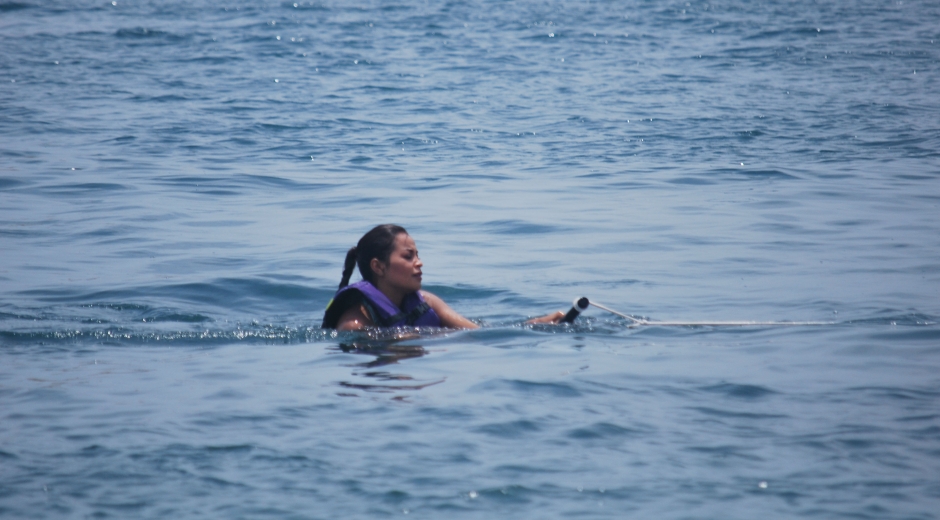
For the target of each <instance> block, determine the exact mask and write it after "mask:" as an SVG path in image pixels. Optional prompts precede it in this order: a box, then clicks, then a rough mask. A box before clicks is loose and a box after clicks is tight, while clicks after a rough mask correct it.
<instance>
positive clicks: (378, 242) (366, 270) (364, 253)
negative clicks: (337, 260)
mask: <svg viewBox="0 0 940 520" xmlns="http://www.w3.org/2000/svg"><path fill="white" fill-rule="evenodd" d="M407 234H408V232H407V231H405V228H403V227H401V226H396V225H395V224H382V225H381V226H375V227H374V228H372V230H370V231H369V232H368V233H366V234H365V235H363V236H362V238H360V239H359V243H358V244H356V247H353V248H352V249H350V250H349V251H348V252H347V253H346V263H345V265H344V266H343V279H342V281H340V283H339V287H340V289H342V288H343V287H346V286H347V285H349V278H350V277H351V276H352V271H353V267H354V266H356V265H357V264H358V266H359V273H360V274H361V275H362V278H363V279H365V280H368V281H369V282H372V283H375V272H374V271H373V269H372V265H371V264H372V259H378V260H379V262H381V263H382V264H388V261H389V257H390V256H391V254H392V251H394V250H395V239H396V238H397V237H398V235H407Z"/></svg>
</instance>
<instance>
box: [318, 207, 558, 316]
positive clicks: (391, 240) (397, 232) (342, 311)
mask: <svg viewBox="0 0 940 520" xmlns="http://www.w3.org/2000/svg"><path fill="white" fill-rule="evenodd" d="M356 265H358V266H359V273H361V274H362V278H363V281H361V282H358V283H354V284H352V285H349V277H350V276H352V272H353V268H354V267H355V266H356ZM423 265H424V264H423V263H422V262H421V259H420V258H419V257H418V247H417V246H416V245H415V241H414V239H413V238H411V236H409V235H408V232H407V231H405V228H403V227H401V226H396V225H394V224H383V225H381V226H376V227H374V228H373V229H372V230H371V231H369V232H368V233H366V234H365V235H363V237H362V238H361V239H359V243H358V244H357V245H356V247H353V248H352V249H350V250H349V252H347V253H346V263H345V265H344V267H343V279H342V280H341V281H340V283H339V290H338V291H337V292H336V295H335V296H334V297H333V299H332V300H330V303H329V304H328V305H327V307H326V313H325V314H324V316H323V328H329V329H338V330H360V329H364V328H366V327H402V326H415V327H446V328H450V329H476V328H478V327H479V325H477V324H476V323H473V322H472V321H470V320H468V319H467V318H464V317H463V316H461V315H460V314H457V312H456V311H454V310H453V309H451V308H450V306H449V305H447V304H446V303H444V300H442V299H440V298H438V297H437V296H435V295H433V294H431V293H429V292H427V291H422V290H421V267H422V266H423ZM563 317H564V313H563V312H561V311H558V312H555V313H552V314H549V315H547V316H542V317H539V318H534V319H532V320H529V322H528V323H558V322H560V321H561V319H562V318H563Z"/></svg>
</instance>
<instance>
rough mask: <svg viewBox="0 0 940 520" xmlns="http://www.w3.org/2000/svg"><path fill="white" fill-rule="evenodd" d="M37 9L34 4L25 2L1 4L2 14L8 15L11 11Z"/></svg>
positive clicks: (0, 11)
mask: <svg viewBox="0 0 940 520" xmlns="http://www.w3.org/2000/svg"><path fill="white" fill-rule="evenodd" d="M31 7H35V6H34V5H33V4H27V3H25V2H2V3H0V13H8V12H10V11H19V10H22V9H29V8H31Z"/></svg>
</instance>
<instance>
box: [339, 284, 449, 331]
mask: <svg viewBox="0 0 940 520" xmlns="http://www.w3.org/2000/svg"><path fill="white" fill-rule="evenodd" d="M356 305H363V306H365V308H366V310H367V311H368V312H369V316H370V317H371V318H372V322H373V323H375V326H376V327H388V328H391V327H440V326H441V318H440V316H438V315H437V313H436V312H434V309H432V308H431V306H430V305H428V303H427V302H426V301H424V298H423V297H422V296H421V291H415V292H413V293H411V294H409V295H407V296H405V299H404V300H402V302H401V305H402V308H401V309H399V308H398V306H396V305H395V304H394V303H392V301H391V300H389V299H388V296H385V294H384V293H382V291H380V290H378V289H377V288H376V287H375V286H374V285H372V284H371V283H369V282H367V281H365V280H363V281H361V282H357V283H354V284H352V285H347V286H346V287H343V288H342V289H340V290H338V291H336V295H335V296H333V299H332V300H330V303H328V304H327V306H326V312H325V313H324V314H323V328H324V329H335V328H336V326H337V325H338V324H339V319H340V317H341V316H342V315H343V313H344V312H346V311H347V310H349V309H350V308H351V307H353V306H356Z"/></svg>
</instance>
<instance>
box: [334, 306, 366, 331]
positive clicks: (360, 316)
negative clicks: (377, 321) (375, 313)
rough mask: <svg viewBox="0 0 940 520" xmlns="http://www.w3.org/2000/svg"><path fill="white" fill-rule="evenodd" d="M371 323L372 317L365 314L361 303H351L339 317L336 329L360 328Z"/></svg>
mask: <svg viewBox="0 0 940 520" xmlns="http://www.w3.org/2000/svg"><path fill="white" fill-rule="evenodd" d="M372 325H373V323H372V319H371V318H369V315H368V314H366V312H365V309H363V308H362V305H353V306H352V307H350V308H348V309H346V312H344V313H343V315H342V316H340V317H339V321H338V322H337V323H336V330H362V329H364V328H366V327H371V326H372Z"/></svg>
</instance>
